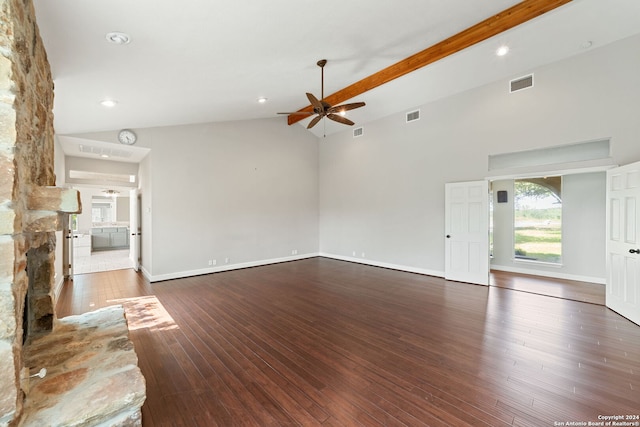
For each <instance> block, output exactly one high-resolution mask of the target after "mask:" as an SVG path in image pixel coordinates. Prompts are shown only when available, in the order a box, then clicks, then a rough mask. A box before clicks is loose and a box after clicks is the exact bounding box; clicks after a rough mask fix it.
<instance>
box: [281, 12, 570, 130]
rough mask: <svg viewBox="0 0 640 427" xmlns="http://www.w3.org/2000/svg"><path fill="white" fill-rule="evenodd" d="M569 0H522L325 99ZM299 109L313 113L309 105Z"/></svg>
mask: <svg viewBox="0 0 640 427" xmlns="http://www.w3.org/2000/svg"><path fill="white" fill-rule="evenodd" d="M571 1H572V0H524V1H522V2H520V3H518V4H516V5H514V6H512V7H510V8H508V9H505V10H503V11H502V12H500V13H498V14H496V15H493V16H492V17H490V18H488V19H485V20H484V21H482V22H479V23H477V24H476V25H474V26H472V27H469V28H467V29H466V30H464V31H462V32H460V33H458V34H456V35H454V36H451V37H449V38H448V39H446V40H443V41H441V42H439V43H436V44H435V45H433V46H431V47H428V48H426V49H424V50H422V51H420V52H418V53H416V54H414V55H411V56H409V57H408V58H405V59H403V60H402V61H400V62H397V63H395V64H393V65H390V66H389V67H387V68H385V69H383V70H380V71H378V72H377V73H375V74H372V75H370V76H368V77H365V78H364V79H362V80H360V81H358V82H356V83H353V84H352V85H350V86H347V87H345V88H344V89H341V90H339V91H338V92H335V93H334V94H332V95H329V96H327V97H326V98H325V101H326V102H328V103H329V104H331V105H338V104H340V103H342V102H344V101H346V100H349V99H352V98H354V97H356V96H358V95H361V94H363V93H365V92H367V91H369V90H371V89H374V88H376V87H378V86H381V85H383V84H385V83H388V82H390V81H392V80H395V79H397V78H398V77H402V76H404V75H405V74H408V73H411V72H412V71H415V70H417V69H419V68H422V67H424V66H427V65H429V64H432V63H434V62H436V61H439V60H441V59H443V58H446V57H447V56H449V55H453V54H454V53H457V52H460V51H462V50H464V49H466V48H468V47H470V46H473V45H474V44H476V43H480V42H482V41H484V40H487V39H489V38H491V37H493V36H496V35H498V34H500V33H502V32H504V31H507V30H509V29H511V28H514V27H517V26H518V25H520V24H523V23H525V22H527V21H529V20H531V19H533V18H536V17H538V16H540V15H543V14H545V13H547V12H549V11H551V10H553V9H556V8H558V7H560V6H562V5H564V4H566V3H569V2H571ZM298 111H305V112H312V111H313V107H312V106H311V105H309V106H307V107H305V108H302V109H300V110H298ZM307 117H308V116H304V115H299V114H292V115H289V116H287V123H289V124H290V125H292V124H294V123H297V122H299V121H300V120H303V119H305V118H307Z"/></svg>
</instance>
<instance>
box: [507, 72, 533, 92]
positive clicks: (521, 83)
mask: <svg viewBox="0 0 640 427" xmlns="http://www.w3.org/2000/svg"><path fill="white" fill-rule="evenodd" d="M530 87H533V74H529V75H528V76H524V77H518V78H517V79H513V80H511V81H510V82H509V92H510V93H513V92H517V91H519V90H524V89H529V88H530Z"/></svg>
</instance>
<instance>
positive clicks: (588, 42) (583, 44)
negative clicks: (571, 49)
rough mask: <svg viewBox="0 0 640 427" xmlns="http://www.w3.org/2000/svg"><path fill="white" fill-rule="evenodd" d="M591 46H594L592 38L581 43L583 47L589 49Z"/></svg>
mask: <svg viewBox="0 0 640 427" xmlns="http://www.w3.org/2000/svg"><path fill="white" fill-rule="evenodd" d="M591 46H593V42H592V41H591V40H587V41H585V42H583V43H582V44H581V45H580V47H581V48H583V49H589V48H590V47H591Z"/></svg>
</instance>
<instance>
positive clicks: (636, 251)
mask: <svg viewBox="0 0 640 427" xmlns="http://www.w3.org/2000/svg"><path fill="white" fill-rule="evenodd" d="M629 253H630V254H638V255H640V249H629Z"/></svg>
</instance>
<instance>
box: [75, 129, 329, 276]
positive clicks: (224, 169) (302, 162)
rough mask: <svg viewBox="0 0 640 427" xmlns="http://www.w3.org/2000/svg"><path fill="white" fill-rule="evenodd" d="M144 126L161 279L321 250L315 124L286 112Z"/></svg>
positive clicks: (150, 246)
mask: <svg viewBox="0 0 640 427" xmlns="http://www.w3.org/2000/svg"><path fill="white" fill-rule="evenodd" d="M136 133H137V134H138V142H137V144H140V145H142V146H145V147H148V148H151V153H150V154H149V155H148V156H147V158H145V160H144V161H143V162H142V163H141V165H140V168H139V173H140V189H141V193H142V212H143V215H142V236H143V237H142V240H143V245H142V268H143V271H144V272H145V274H147V275H148V276H149V277H150V279H151V280H164V279H170V278H175V277H182V276H189V275H194V274H203V273H208V272H213V271H218V270H222V269H227V268H235V267H242V266H247V265H254V264H259V263H266V262H273V261H278V260H287V259H296V258H299V257H302V256H305V255H316V254H317V251H318V152H317V139H316V137H315V136H313V135H312V134H310V133H309V132H307V131H306V130H305V129H303V128H301V127H300V126H287V125H286V122H285V121H284V119H283V118H277V117H276V118H273V119H268V120H252V121H243V122H225V123H209V124H199V125H185V126H172V127H163V128H150V129H137V130H136ZM84 137H91V138H96V139H101V140H106V141H108V140H110V139H112V138H113V132H112V133H101V134H93V135H84ZM294 251H295V253H294ZM227 259H228V262H225V261H226V260H227ZM209 260H212V261H213V260H215V265H209Z"/></svg>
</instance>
